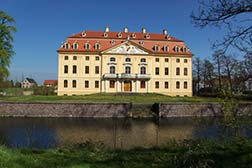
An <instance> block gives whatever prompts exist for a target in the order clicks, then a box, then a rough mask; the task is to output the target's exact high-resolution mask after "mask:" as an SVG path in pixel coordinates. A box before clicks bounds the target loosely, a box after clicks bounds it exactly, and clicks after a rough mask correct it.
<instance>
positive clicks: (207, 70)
mask: <svg viewBox="0 0 252 168" xmlns="http://www.w3.org/2000/svg"><path fill="white" fill-rule="evenodd" d="M202 71H203V81H204V88H205V87H206V86H207V87H209V88H211V89H213V88H214V83H213V82H214V76H215V73H214V66H213V64H212V62H210V61H209V60H208V59H205V60H204V63H203V67H202Z"/></svg>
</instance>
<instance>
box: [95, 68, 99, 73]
mask: <svg viewBox="0 0 252 168" xmlns="http://www.w3.org/2000/svg"><path fill="white" fill-rule="evenodd" d="M95 74H99V66H95Z"/></svg>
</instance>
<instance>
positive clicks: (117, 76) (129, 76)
mask: <svg viewBox="0 0 252 168" xmlns="http://www.w3.org/2000/svg"><path fill="white" fill-rule="evenodd" d="M103 78H104V79H150V78H151V75H150V74H127V73H118V74H104V75H103Z"/></svg>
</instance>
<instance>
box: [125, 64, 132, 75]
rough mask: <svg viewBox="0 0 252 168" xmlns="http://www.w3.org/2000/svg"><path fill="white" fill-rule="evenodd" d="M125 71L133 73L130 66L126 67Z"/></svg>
mask: <svg viewBox="0 0 252 168" xmlns="http://www.w3.org/2000/svg"><path fill="white" fill-rule="evenodd" d="M125 73H126V74H130V73H131V68H130V67H129V66H126V67H125Z"/></svg>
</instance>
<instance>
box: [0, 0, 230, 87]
mask: <svg viewBox="0 0 252 168" xmlns="http://www.w3.org/2000/svg"><path fill="white" fill-rule="evenodd" d="M197 8H198V0H155V1H149V0H148V1H147V0H146V1H143V0H127V1H121V0H91V1H86V0H0V10H3V11H4V12H6V13H7V14H8V15H10V16H12V17H13V18H14V19H15V20H16V22H15V24H14V26H16V28H17V32H16V33H15V34H14V39H15V41H14V43H13V45H14V51H15V53H16V55H15V56H14V57H13V58H12V60H11V62H12V63H11V66H10V79H12V80H19V81H20V80H21V79H22V76H24V77H32V78H34V79H35V80H36V81H37V82H38V83H39V84H42V83H43V81H44V80H46V79H57V71H58V63H57V59H58V55H57V52H56V51H57V49H59V47H60V44H61V42H63V41H65V40H66V37H68V36H70V35H72V34H76V33H79V32H81V31H83V30H97V31H104V28H105V27H106V26H109V27H110V31H122V30H123V28H124V27H128V29H129V31H133V32H139V31H141V28H142V27H145V28H146V29H147V32H152V33H162V30H163V29H167V30H168V33H169V34H170V35H171V36H174V37H176V38H178V39H181V40H184V41H185V43H186V44H187V46H188V47H189V48H190V50H191V52H192V53H193V54H194V55H195V57H200V58H202V59H204V58H209V57H211V55H212V53H213V51H212V50H211V43H212V42H214V41H215V40H218V39H219V38H220V37H222V36H223V34H224V33H225V32H224V30H221V29H217V28H204V29H199V28H197V27H195V26H194V25H193V24H192V23H191V19H190V14H191V13H192V11H197Z"/></svg>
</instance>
